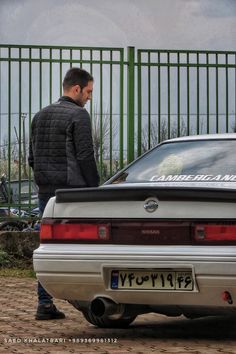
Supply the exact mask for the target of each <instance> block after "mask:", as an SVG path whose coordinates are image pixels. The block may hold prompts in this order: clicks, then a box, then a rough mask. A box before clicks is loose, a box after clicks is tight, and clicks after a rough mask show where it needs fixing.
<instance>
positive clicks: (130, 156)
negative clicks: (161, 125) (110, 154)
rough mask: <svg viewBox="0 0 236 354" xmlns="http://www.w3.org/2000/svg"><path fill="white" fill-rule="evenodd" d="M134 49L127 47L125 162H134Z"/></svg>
mask: <svg viewBox="0 0 236 354" xmlns="http://www.w3.org/2000/svg"><path fill="white" fill-rule="evenodd" d="M134 53H135V48H134V47H128V74H127V76H128V82H127V84H128V86H127V99H128V101H127V113H128V114H127V162H128V163H129V162H131V161H133V160H134V55H135V54H134Z"/></svg>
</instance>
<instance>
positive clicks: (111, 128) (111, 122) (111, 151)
mask: <svg viewBox="0 0 236 354" xmlns="http://www.w3.org/2000/svg"><path fill="white" fill-rule="evenodd" d="M112 61H113V52H112V50H110V176H111V175H112V171H113V119H112V109H113V104H112V103H113V102H112V82H113V70H112Z"/></svg>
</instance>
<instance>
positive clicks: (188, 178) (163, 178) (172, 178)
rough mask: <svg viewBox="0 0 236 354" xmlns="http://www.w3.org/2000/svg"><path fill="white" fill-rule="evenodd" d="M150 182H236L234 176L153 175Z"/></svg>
mask: <svg viewBox="0 0 236 354" xmlns="http://www.w3.org/2000/svg"><path fill="white" fill-rule="evenodd" d="M150 181H152V182H183V181H184V182H236V175H215V176H214V175H170V174H168V175H155V176H152V177H151V179H150Z"/></svg>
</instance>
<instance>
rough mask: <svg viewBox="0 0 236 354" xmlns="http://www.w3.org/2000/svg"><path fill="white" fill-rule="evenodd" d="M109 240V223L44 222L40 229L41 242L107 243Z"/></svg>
mask: <svg viewBox="0 0 236 354" xmlns="http://www.w3.org/2000/svg"><path fill="white" fill-rule="evenodd" d="M109 239H110V224H109V223H107V224H103V223H101V224H100V223H70V222H63V223H58V222H55V223H54V222H52V221H50V222H47V221H45V222H43V223H42V224H41V228H40V241H41V242H60V241H72V242H76V241H78V242H79V241H107V240H109Z"/></svg>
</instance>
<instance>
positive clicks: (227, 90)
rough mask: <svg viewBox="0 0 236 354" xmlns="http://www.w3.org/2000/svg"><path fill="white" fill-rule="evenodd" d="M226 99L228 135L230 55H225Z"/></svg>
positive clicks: (227, 130)
mask: <svg viewBox="0 0 236 354" xmlns="http://www.w3.org/2000/svg"><path fill="white" fill-rule="evenodd" d="M225 64H226V66H225V91H226V92H225V96H226V97H225V98H226V102H225V109H226V114H225V118H226V133H228V132H229V73H228V67H227V66H228V53H226V54H225Z"/></svg>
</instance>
